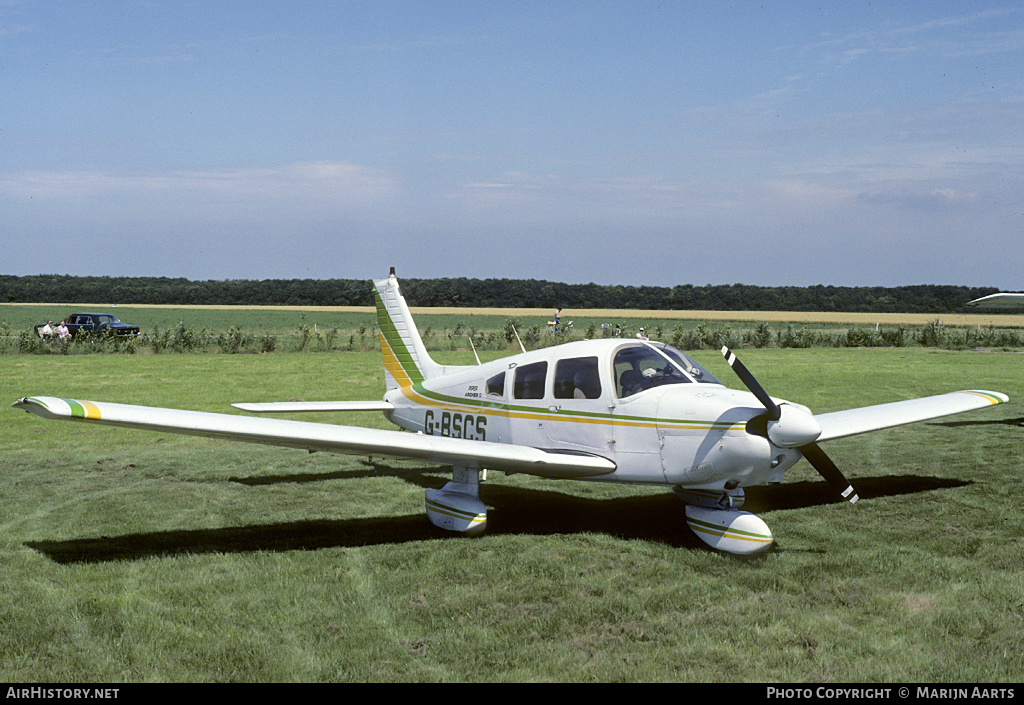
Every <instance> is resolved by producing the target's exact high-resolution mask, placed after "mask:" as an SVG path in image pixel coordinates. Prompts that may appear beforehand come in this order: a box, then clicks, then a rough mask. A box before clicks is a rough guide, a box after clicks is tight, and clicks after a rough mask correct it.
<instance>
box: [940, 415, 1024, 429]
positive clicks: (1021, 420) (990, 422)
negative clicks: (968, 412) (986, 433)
mask: <svg viewBox="0 0 1024 705" xmlns="http://www.w3.org/2000/svg"><path fill="white" fill-rule="evenodd" d="M928 425H929V426H942V427H944V428H958V427H960V426H1024V416H1019V417H1017V418H1015V419H983V420H979V421H940V422H932V423H930V424H928Z"/></svg>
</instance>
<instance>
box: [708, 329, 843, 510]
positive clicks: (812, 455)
mask: <svg viewBox="0 0 1024 705" xmlns="http://www.w3.org/2000/svg"><path fill="white" fill-rule="evenodd" d="M722 355H723V356H725V360H726V362H728V363H729V367H731V368H732V369H733V371H734V372H735V373H736V375H737V376H738V377H739V378H740V381H741V382H743V384H744V386H746V388H747V389H749V390H750V392H751V394H753V395H754V396H755V397H757V400H758V401H759V402H761V404H762V405H763V406H764V408H765V409H766V410H767V412H768V424H767V434H768V440H770V441H771V442H772V443H774V444H775V445H777V446H779V447H780V448H796V449H797V450H799V451H800V453H801V454H802V455H803V456H804V458H806V459H807V462H809V463H810V464H811V465H812V466H813V467H814V469H815V470H817V471H818V473H819V474H820V475H821V476H822V477H823V478H825V480H826V481H827V482H828V483H829V484H830V485H832V487H833V488H834V489H835V490H836V491H837V492H838V493H839V494H840V496H842V498H843V499H845V500H846V501H848V502H851V503H852V502H856V501H857V500H858V499H859V497H858V496H857V493H856V492H855V491H854V489H853V485H851V484H850V482H849V480H847V479H846V478H845V477H844V476H843V473H842V472H840V470H839V468H838V467H836V464H835V463H834V462H832V459H831V458H829V457H828V455H826V454H825V451H823V450H822V449H821V447H820V446H819V445H818V444H817V443H815V442H814V441H815V440H817V438H818V436H819V435H821V426H820V425H819V424H818V422H817V421H816V420H815V418H814V415H813V414H811V413H809V412H807V411H804V410H803V409H801V408H799V407H797V406H793V405H791V404H785V403H783V404H776V403H775V400H774V399H772V398H771V397H770V396H769V395H768V392H766V391H765V390H764V387H762V386H761V385H760V384H759V383H758V381H757V380H756V379H755V378H754V375H752V374H751V373H750V370H748V369H747V368H746V366H745V365H744V364H743V363H742V362H740V360H739V358H737V357H736V354H735V353H734V352H732V351H731V350H729V348H728V347H723V348H722Z"/></svg>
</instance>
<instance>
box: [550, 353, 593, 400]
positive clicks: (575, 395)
mask: <svg viewBox="0 0 1024 705" xmlns="http://www.w3.org/2000/svg"><path fill="white" fill-rule="evenodd" d="M600 396H601V378H600V376H599V375H598V373H597V358H596V357H573V358H568V359H566V360H559V361H558V362H557V363H556V364H555V399H598V398H599V397H600Z"/></svg>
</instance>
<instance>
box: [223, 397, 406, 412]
mask: <svg viewBox="0 0 1024 705" xmlns="http://www.w3.org/2000/svg"><path fill="white" fill-rule="evenodd" d="M231 406H233V407H235V408H236V409H240V410H241V411H248V412H251V413H254V414H283V413H296V412H305V411H390V410H391V409H394V408H395V405H394V404H392V403H391V402H387V401H383V400H381V401H275V402H263V403H239V404H232V405H231Z"/></svg>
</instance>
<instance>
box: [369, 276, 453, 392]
mask: <svg viewBox="0 0 1024 705" xmlns="http://www.w3.org/2000/svg"><path fill="white" fill-rule="evenodd" d="M373 299H374V302H375V303H376V305H377V327H378V328H379V329H380V349H381V353H382V354H383V355H384V371H385V378H386V380H387V388H388V389H389V390H390V389H398V388H399V387H410V386H412V385H414V384H419V383H420V382H422V381H423V380H425V379H430V378H431V377H436V376H438V375H440V374H442V373H443V368H442V367H441V365H438V364H437V363H436V362H434V361H433V360H432V359H431V357H430V355H428V354H427V349H426V347H425V346H424V345H423V339H422V338H420V334H419V331H417V330H416V325H415V324H414V323H413V320H412V314H411V313H410V312H409V307H408V306H407V305H406V303H405V297H404V296H402V291H401V289H399V287H398V279H397V278H396V277H395V270H394V269H392V270H391V275H390V276H389V277H388V278H387V279H375V280H374V282H373Z"/></svg>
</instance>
